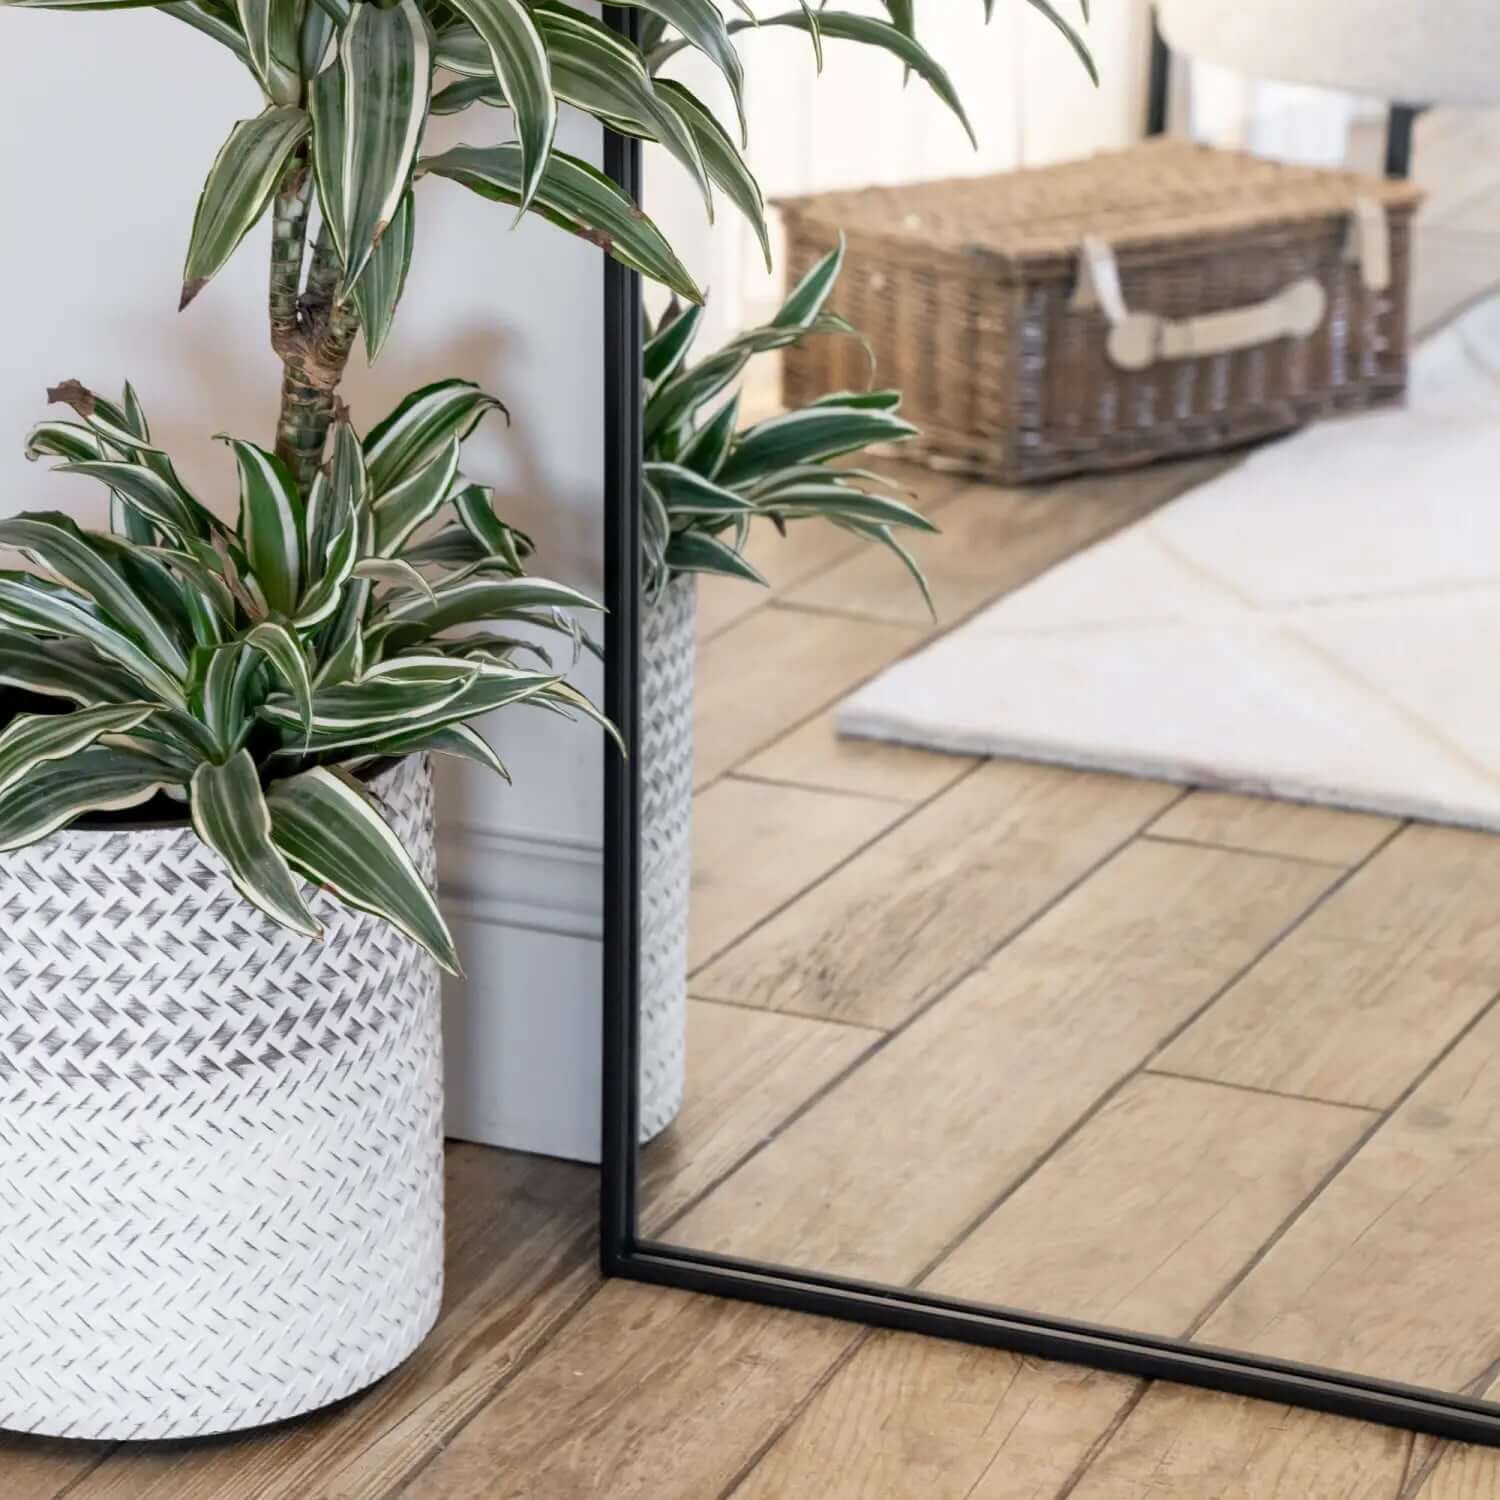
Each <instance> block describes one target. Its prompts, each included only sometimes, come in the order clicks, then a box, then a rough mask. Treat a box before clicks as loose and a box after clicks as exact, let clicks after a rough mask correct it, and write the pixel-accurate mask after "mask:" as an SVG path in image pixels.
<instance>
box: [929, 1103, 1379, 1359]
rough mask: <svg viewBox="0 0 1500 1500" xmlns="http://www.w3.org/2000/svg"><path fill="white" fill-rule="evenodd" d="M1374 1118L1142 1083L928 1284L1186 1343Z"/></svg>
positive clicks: (1320, 1106) (1090, 1125)
mask: <svg viewBox="0 0 1500 1500" xmlns="http://www.w3.org/2000/svg"><path fill="white" fill-rule="evenodd" d="M1373 1120H1374V1117H1373V1116H1371V1115H1369V1114H1367V1113H1366V1112H1364V1111H1362V1110H1353V1109H1344V1108H1342V1107H1340V1106H1337V1105H1324V1104H1308V1103H1305V1102H1303V1101H1301V1100H1289V1099H1278V1098H1272V1097H1271V1096H1270V1095H1268V1094H1251V1093H1247V1092H1245V1091H1243V1090H1240V1089H1228V1088H1223V1087H1222V1086H1220V1085H1218V1084H1207V1083H1189V1082H1184V1081H1181V1080H1178V1079H1174V1078H1152V1077H1136V1078H1133V1079H1131V1080H1130V1082H1128V1083H1127V1084H1126V1085H1125V1087H1124V1088H1123V1089H1122V1090H1121V1091H1120V1092H1119V1093H1118V1094H1117V1095H1116V1096H1115V1097H1114V1098H1113V1099H1111V1100H1110V1102H1109V1103H1108V1104H1107V1105H1106V1106H1105V1107H1104V1108H1103V1109H1102V1110H1101V1111H1100V1112H1099V1114H1098V1115H1097V1116H1095V1118H1094V1119H1093V1120H1091V1121H1090V1122H1089V1123H1088V1124H1087V1125H1085V1126H1084V1127H1083V1129H1082V1130H1081V1131H1079V1133H1078V1134H1077V1135H1075V1136H1074V1137H1073V1138H1072V1139H1071V1140H1069V1141H1068V1142H1067V1143H1066V1144H1065V1145H1063V1147H1062V1148H1061V1149H1060V1150H1059V1151H1058V1152H1057V1153H1056V1154H1055V1155H1054V1156H1053V1157H1052V1158H1051V1159H1050V1160H1049V1161H1048V1162H1047V1163H1046V1164H1045V1165H1044V1166H1043V1167H1041V1169H1040V1170H1039V1171H1038V1172H1037V1173H1036V1175H1035V1176H1034V1177H1032V1178H1030V1179H1029V1180H1028V1181H1027V1182H1025V1183H1023V1184H1022V1186H1021V1187H1020V1188H1019V1189H1018V1190H1017V1191H1016V1193H1015V1194H1014V1195H1013V1196H1012V1197H1011V1198H1010V1199H1008V1200H1007V1201H1006V1202H1005V1203H1004V1204H1002V1205H1001V1206H1000V1207H999V1208H998V1209H996V1211H995V1212H994V1213H992V1214H991V1215H990V1216H989V1218H988V1219H986V1220H985V1221H984V1223H983V1224H981V1225H980V1226H979V1227H978V1228H977V1229H976V1230H975V1231H974V1232H973V1233H972V1234H971V1235H970V1236H969V1237H968V1238H967V1239H966V1240H965V1241H964V1242H963V1244H962V1245H960V1246H959V1247H958V1249H957V1250H955V1251H954V1252H953V1254H952V1255H950V1256H949V1257H948V1258H947V1260H945V1261H944V1262H943V1263H942V1264H941V1265H940V1266H939V1267H938V1268H937V1269H936V1270H935V1271H934V1272H933V1273H932V1275H930V1276H929V1277H928V1278H927V1279H926V1281H925V1282H924V1283H923V1286H924V1287H926V1288H927V1289H929V1290H932V1291H937V1292H942V1293H944V1294H945V1295H949V1296H955V1297H963V1298H966V1299H968V1300H970V1301H974V1302H988V1303H998V1304H1000V1305H1003V1306H1008V1307H1020V1308H1026V1309H1029V1310H1032V1311H1038V1312H1047V1313H1051V1314H1053V1315H1055V1316H1057V1317H1063V1318H1076V1319H1079V1320H1080V1321H1082V1322H1087V1323H1106V1324H1110V1325H1112V1326H1114V1327H1116V1328H1130V1329H1134V1330H1136V1331H1139V1332H1145V1333H1152V1334H1157V1335H1160V1336H1163V1337H1175V1336H1180V1335H1182V1334H1185V1333H1186V1332H1187V1331H1188V1329H1189V1327H1190V1326H1191V1325H1192V1323H1193V1321H1194V1319H1196V1318H1197V1317H1199V1316H1200V1315H1201V1314H1202V1313H1203V1312H1204V1310H1205V1309H1206V1308H1207V1307H1208V1306H1209V1304H1210V1302H1211V1300H1212V1299H1213V1297H1214V1296H1215V1295H1216V1294H1217V1293H1219V1292H1221V1291H1223V1290H1224V1289H1225V1288H1226V1287H1227V1286H1228V1285H1229V1282H1230V1279H1231V1277H1233V1276H1234V1275H1235V1274H1236V1273H1237V1272H1238V1271H1240V1270H1241V1269H1243V1268H1244V1267H1245V1266H1247V1265H1248V1264H1249V1262H1250V1260H1251V1257H1252V1256H1253V1255H1254V1253H1255V1252H1256V1251H1257V1250H1259V1249H1260V1247H1261V1246H1262V1245H1263V1244H1264V1243H1265V1242H1266V1241H1267V1240H1268V1239H1269V1238H1270V1237H1271V1235H1272V1234H1273V1233H1274V1232H1275V1230H1276V1229H1277V1228H1278V1227H1279V1226H1280V1225H1281V1224H1282V1223H1283V1222H1284V1221H1285V1220H1286V1219H1287V1218H1288V1217H1289V1216H1290V1215H1291V1214H1292V1212H1293V1211H1294V1210H1295V1209H1296V1208H1297V1207H1298V1205H1299V1204H1301V1202H1302V1201H1303V1200H1304V1199H1305V1198H1306V1197H1307V1195H1308V1194H1309V1193H1311V1192H1312V1191H1313V1189H1314V1188H1316V1187H1317V1185H1318V1183H1319V1182H1320V1181H1321V1179H1322V1178H1323V1176H1324V1174H1325V1173H1327V1172H1328V1171H1329V1170H1331V1169H1332V1168H1333V1167H1334V1166H1335V1165H1336V1164H1337V1163H1338V1161H1339V1160H1340V1158H1341V1157H1343V1156H1344V1155H1345V1153H1346V1152H1347V1151H1348V1150H1349V1149H1350V1148H1351V1147H1352V1146H1354V1145H1355V1144H1356V1142H1357V1141H1358V1140H1359V1138H1360V1136H1361V1135H1362V1134H1363V1133H1364V1131H1365V1130H1367V1129H1368V1128H1369V1126H1370V1125H1371V1124H1372V1123H1373Z"/></svg>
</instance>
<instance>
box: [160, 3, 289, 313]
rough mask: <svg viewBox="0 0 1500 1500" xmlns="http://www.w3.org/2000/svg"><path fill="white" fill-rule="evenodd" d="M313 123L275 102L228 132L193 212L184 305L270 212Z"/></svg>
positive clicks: (184, 305)
mask: <svg viewBox="0 0 1500 1500" xmlns="http://www.w3.org/2000/svg"><path fill="white" fill-rule="evenodd" d="M273 3H282V0H273ZM311 129H312V121H311V119H309V118H308V116H307V114H306V113H305V112H304V111H302V110H300V109H295V108H292V107H290V106H284V107H278V106H274V105H273V106H272V107H270V108H269V109H267V110H265V111H264V112H263V113H262V114H259V115H256V117H255V118H254V119H253V120H241V121H240V122H239V124H238V125H236V126H235V127H234V129H233V130H231V131H230V132H229V139H228V140H227V141H225V143H224V145H223V147H222V148H221V149H220V151H219V154H218V156H217V157H215V159H214V164H213V166H212V168H210V170H209V174H208V181H207V182H206V183H205V184H204V187H203V193H202V196H201V197H200V198H199V199H198V211H197V213H196V214H195V215H194V216H193V233H192V236H191V238H190V240H189V242H188V253H187V264H186V265H185V266H184V268H183V272H182V300H181V302H180V304H179V305H180V306H182V307H186V306H187V305H188V303H190V302H191V301H192V300H193V298H194V297H196V296H197V295H198V293H199V292H201V291H202V290H203V288H204V287H205V286H207V285H208V282H209V280H210V278H211V277H213V276H215V275H216V274H217V273H218V271H219V270H220V268H221V267H222V266H223V265H224V263H225V261H227V260H228V259H229V257H230V256H231V255H233V254H234V251H235V249H236V247H237V246H238V245H239V243H240V241H241V240H242V239H244V237H245V236H246V235H247V234H248V233H249V232H250V230H251V229H252V228H253V227H254V225H255V224H256V223H257V222H258V221H259V219H260V217H261V215H262V214H264V213H265V211H266V207H267V205H268V204H269V203H270V201H271V199H272V197H273V196H274V194H275V192H276V185H277V183H278V182H280V180H281V178H282V176H283V175H284V174H285V172H286V170H287V164H288V162H290V160H291V158H292V154H293V152H295V151H296V149H297V147H298V146H300V145H301V144H302V142H303V141H304V140H306V139H307V136H308V133H309V132H310V131H311Z"/></svg>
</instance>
